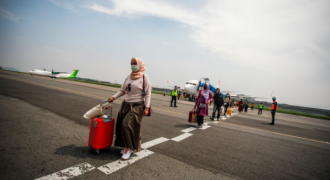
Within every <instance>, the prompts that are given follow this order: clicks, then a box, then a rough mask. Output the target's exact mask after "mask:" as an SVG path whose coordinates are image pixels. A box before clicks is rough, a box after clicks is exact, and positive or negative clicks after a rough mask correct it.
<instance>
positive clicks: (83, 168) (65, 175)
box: [35, 162, 95, 180]
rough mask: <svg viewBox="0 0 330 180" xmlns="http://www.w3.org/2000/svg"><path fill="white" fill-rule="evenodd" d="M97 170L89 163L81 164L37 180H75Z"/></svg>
mask: <svg viewBox="0 0 330 180" xmlns="http://www.w3.org/2000/svg"><path fill="white" fill-rule="evenodd" d="M93 169H95V167H94V166H92V165H90V164H88V163H86V162H85V163H81V164H78V165H75V166H72V167H69V168H67V169H64V170H62V171H58V172H56V173H53V174H50V175H47V176H44V177H41V178H37V179H35V180H50V179H52V180H53V179H54V180H56V179H59V180H60V179H61V180H65V179H71V178H74V177H76V176H79V175H82V174H84V173H86V172H89V171H91V170H93Z"/></svg>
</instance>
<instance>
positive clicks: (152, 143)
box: [141, 137, 169, 149]
mask: <svg viewBox="0 0 330 180" xmlns="http://www.w3.org/2000/svg"><path fill="white" fill-rule="evenodd" d="M168 140H169V139H167V138H164V137H160V138H157V139H154V140H152V141H148V142H145V143H143V144H141V148H142V149H148V148H150V147H152V146H155V145H157V144H160V143H163V142H166V141H168Z"/></svg>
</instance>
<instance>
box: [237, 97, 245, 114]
mask: <svg viewBox="0 0 330 180" xmlns="http://www.w3.org/2000/svg"><path fill="white" fill-rule="evenodd" d="M237 105H238V112H242V111H243V105H244V104H243V101H242V99H241V100H240V101H239V102H238V104H237Z"/></svg>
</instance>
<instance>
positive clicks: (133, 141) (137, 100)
mask: <svg viewBox="0 0 330 180" xmlns="http://www.w3.org/2000/svg"><path fill="white" fill-rule="evenodd" d="M131 69H132V72H131V74H130V75H128V76H127V78H126V79H125V81H124V83H123V85H122V87H121V88H120V90H119V91H118V92H117V93H116V94H115V95H114V96H112V97H111V98H108V101H109V102H112V101H113V100H115V99H118V98H119V97H121V96H123V95H125V100H124V101H123V102H122V104H121V107H120V110H119V112H118V116H117V124H116V140H115V144H114V145H115V146H118V147H124V148H125V149H124V150H122V151H121V154H122V157H121V158H122V159H123V160H126V159H129V158H130V156H131V154H132V153H133V152H139V151H140V150H141V137H142V135H141V125H142V119H143V116H146V115H148V113H149V111H150V99H151V88H152V87H151V82H150V80H149V77H148V76H147V75H146V74H144V73H143V72H144V71H145V64H144V63H143V60H142V59H140V58H135V57H133V58H132V59H131ZM143 87H144V88H143ZM142 89H145V92H143V90H142Z"/></svg>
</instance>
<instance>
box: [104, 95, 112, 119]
mask: <svg viewBox="0 0 330 180" xmlns="http://www.w3.org/2000/svg"><path fill="white" fill-rule="evenodd" d="M105 102H107V103H108V104H109V105H110V115H109V116H108V117H107V118H103V122H111V121H112V120H113V119H112V107H113V102H111V103H109V101H108V100H105ZM106 108H107V105H105V106H104V115H105V112H106V111H105V110H106Z"/></svg>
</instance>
